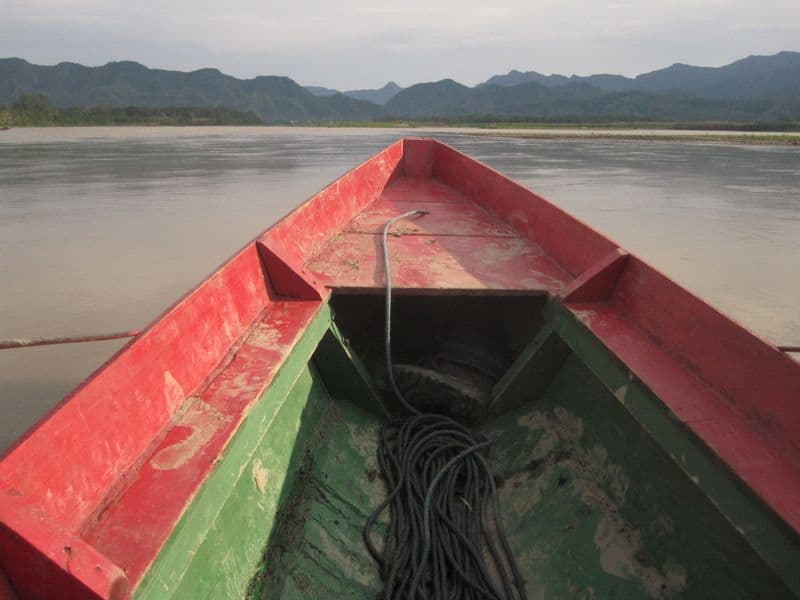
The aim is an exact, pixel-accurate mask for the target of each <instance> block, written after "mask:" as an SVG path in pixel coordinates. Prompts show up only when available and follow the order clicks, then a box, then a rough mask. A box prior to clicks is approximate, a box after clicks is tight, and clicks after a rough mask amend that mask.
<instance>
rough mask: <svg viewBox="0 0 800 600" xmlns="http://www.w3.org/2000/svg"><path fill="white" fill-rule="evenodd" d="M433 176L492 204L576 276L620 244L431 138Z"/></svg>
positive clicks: (481, 202) (502, 217)
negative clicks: (432, 146)
mask: <svg viewBox="0 0 800 600" xmlns="http://www.w3.org/2000/svg"><path fill="white" fill-rule="evenodd" d="M429 143H431V144H434V148H433V161H434V162H433V175H434V176H435V177H438V178H439V179H440V180H442V181H443V182H444V183H446V184H448V185H450V186H452V187H453V188H455V189H456V190H458V191H460V192H462V193H463V194H465V195H466V196H467V197H468V198H470V199H471V200H473V201H474V202H476V203H477V204H479V205H480V206H483V207H485V208H487V209H488V210H489V211H491V212H492V213H493V214H494V215H496V216H497V217H498V218H499V219H500V220H501V221H503V222H505V223H508V224H509V225H511V226H512V227H513V228H514V229H516V230H517V231H518V232H519V233H520V234H522V235H523V236H525V237H526V238H527V239H528V240H530V241H531V242H532V243H534V244H536V245H538V246H541V247H542V248H543V249H544V251H545V252H546V253H547V254H548V255H549V256H551V257H552V258H553V259H555V260H556V261H557V262H558V263H560V264H561V266H562V267H563V268H564V269H565V270H566V271H568V272H569V273H570V274H572V275H573V276H578V275H580V274H581V273H582V272H583V271H584V270H586V269H587V268H589V267H590V266H592V265H593V264H594V263H595V261H597V260H598V259H599V258H601V257H602V256H604V255H606V254H607V253H608V252H611V251H613V250H615V249H616V248H617V245H616V244H614V243H613V242H611V241H610V240H608V239H607V238H605V237H603V236H602V235H600V234H599V233H597V232H596V231H595V230H593V229H592V228H591V227H589V226H588V225H586V224H584V223H582V222H581V221H579V220H578V219H576V218H575V217H573V216H571V215H570V214H568V213H566V212H564V211H563V210H561V209H560V208H558V207H557V206H555V205H554V204H552V203H550V202H548V201H547V200H545V199H544V198H542V197H541V196H538V195H536V194H534V193H533V192H531V191H530V190H528V189H526V188H524V187H522V186H521V185H519V184H518V183H516V182H514V181H512V180H511V179H509V178H507V177H505V176H504V175H501V174H500V173H498V172H497V171H495V170H494V169H492V168H490V167H488V166H486V165H484V164H482V163H479V162H478V161H476V160H473V159H471V158H469V157H468V156H465V155H464V154H462V153H460V152H458V151H457V150H455V149H454V148H451V147H450V146H447V145H445V144H442V143H441V142H437V141H433V140H431V141H430V142H429Z"/></svg>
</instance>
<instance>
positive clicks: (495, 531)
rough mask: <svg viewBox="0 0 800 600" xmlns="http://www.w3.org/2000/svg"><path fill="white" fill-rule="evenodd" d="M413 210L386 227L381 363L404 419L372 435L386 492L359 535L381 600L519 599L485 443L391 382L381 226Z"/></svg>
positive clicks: (388, 289) (522, 596)
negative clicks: (379, 541)
mask: <svg viewBox="0 0 800 600" xmlns="http://www.w3.org/2000/svg"><path fill="white" fill-rule="evenodd" d="M415 214H425V212H424V211H411V212H409V213H405V214H403V215H400V216H399V217H395V218H394V219H392V220H391V221H389V222H388V223H387V224H386V226H385V227H384V229H383V258H384V266H385V269H386V366H387V369H388V378H389V382H390V385H391V387H392V390H393V391H394V394H395V396H396V397H397V399H398V400H399V402H400V404H401V405H402V406H403V407H404V408H405V409H406V411H408V412H409V413H411V415H410V416H407V417H402V418H395V419H390V420H389V422H388V423H386V424H385V425H384V426H383V427H381V429H380V431H379V433H378V450H377V452H378V456H377V458H378V465H379V467H380V472H381V475H382V477H383V478H384V480H385V481H386V483H387V486H388V488H389V494H388V496H387V498H386V499H385V500H384V501H383V502H382V503H381V504H380V505H379V506H378V507H377V508H376V509H375V511H374V512H373V513H372V514H371V515H370V516H369V518H368V519H367V522H366V525H365V526H364V541H365V543H366V546H367V549H368V550H369V552H370V554H372V556H373V558H374V559H375V561H376V562H377V563H378V565H379V568H380V574H381V579H382V580H383V585H384V587H383V591H382V594H381V597H382V598H384V599H387V600H388V599H398V600H399V599H406V600H416V599H417V598H426V599H427V598H431V599H435V600H453V599H459V600H461V599H464V600H473V599H475V600H477V599H483V598H489V599H492V600H516V599H525V598H526V595H525V587H524V582H523V580H522V577H521V575H520V573H519V569H518V568H517V565H516V563H515V561H514V557H513V554H512V552H511V547H510V545H509V543H508V538H507V537H506V535H505V532H504V529H503V526H502V516H501V512H500V502H499V499H498V494H497V486H496V484H495V481H494V477H493V475H492V473H491V470H490V468H489V466H488V464H487V461H486V459H487V457H488V451H489V444H490V440H489V439H488V438H486V436H484V435H482V434H480V433H476V432H474V431H471V430H470V429H468V428H466V427H464V426H463V425H461V424H460V423H458V422H457V421H455V420H454V419H452V418H450V417H447V416H444V415H437V414H424V413H422V412H421V411H420V410H419V409H417V408H415V407H413V406H411V405H410V404H409V403H408V402H407V401H406V400H405V398H404V397H403V394H402V393H401V392H400V389H399V388H398V387H397V384H396V382H395V380H394V374H393V372H392V362H391V272H390V269H389V252H388V232H389V228H390V227H391V226H392V224H393V223H394V222H395V221H397V220H399V219H402V218H406V217H409V216H412V215H415ZM384 410H385V411H386V408H385V407H384ZM386 412H387V414H388V411H386ZM387 508H388V509H389V510H390V522H389V528H388V531H387V533H386V536H385V538H384V543H383V547H382V549H379V548H378V547H377V546H376V545H375V543H374V541H373V538H372V530H373V528H374V526H375V523H376V522H377V520H378V518H379V516H380V515H381V514H382V513H383V512H384V511H385V510H386V509H387Z"/></svg>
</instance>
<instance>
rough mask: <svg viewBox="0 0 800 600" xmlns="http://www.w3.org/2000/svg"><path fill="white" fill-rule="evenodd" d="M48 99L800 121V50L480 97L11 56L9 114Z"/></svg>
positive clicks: (312, 110) (518, 81)
mask: <svg viewBox="0 0 800 600" xmlns="http://www.w3.org/2000/svg"><path fill="white" fill-rule="evenodd" d="M29 92H39V93H43V94H45V95H46V96H47V97H48V98H49V99H50V101H51V102H52V103H53V104H55V105H56V106H57V107H59V108H67V107H75V106H78V107H87V106H104V107H140V108H169V107H225V108H228V109H233V110H236V111H241V112H243V113H249V112H252V113H254V114H255V115H257V116H258V117H259V118H261V119H262V120H264V121H266V122H273V123H275V122H289V121H297V122H315V121H370V120H375V119H386V118H402V119H412V120H413V119H443V120H457V119H462V120H466V119H475V118H480V119H493V120H502V119H520V120H583V121H592V120H595V121H602V120H623V121H624V120H662V121H671V120H675V121H687V120H696V121H700V120H703V121H748V122H775V121H785V120H793V121H800V53H797V52H781V53H780V54H776V55H774V56H751V57H748V58H744V59H742V60H739V61H736V62H734V63H731V64H729V65H726V66H724V67H719V68H711V67H693V66H689V65H680V64H676V65H672V66H671V67H667V68H665V69H659V70H657V71H652V72H650V73H645V74H642V75H639V76H638V77H635V78H628V77H623V76H621V75H609V74H600V75H590V76H587V77H578V76H572V77H565V76H563V75H542V74H541V73H537V72H535V71H529V72H527V73H522V72H520V71H511V72H510V73H509V74H507V75H502V76H495V77H492V78H491V79H489V80H488V81H487V82H485V83H484V84H481V85H479V86H476V87H474V88H471V87H468V86H465V85H462V84H460V83H458V82H456V81H453V80H452V79H443V80H441V81H437V82H430V83H420V84H417V85H413V86H411V87H408V88H405V89H401V88H400V87H399V86H398V85H397V84H395V83H393V82H390V83H388V84H386V85H385V86H384V87H383V88H381V89H379V90H350V91H347V92H344V93H340V92H338V91H336V90H331V89H329V88H320V87H314V86H311V87H310V88H305V87H303V86H301V85H298V84H297V83H295V82H294V81H293V80H292V79H289V78H288V77H276V76H262V77H255V78H254V79H246V80H243V79H236V78H234V77H231V76H229V75H225V74H223V73H221V72H220V71H218V70H216V69H201V70H199V71H192V72H180V71H166V70H161V69H149V68H147V67H145V66H143V65H140V64H138V63H135V62H127V61H124V62H115V63H108V64H107V65H104V66H102V67H84V66H82V65H77V64H73V63H61V64H58V65H55V66H37V65H33V64H31V63H28V62H27V61H25V60H22V59H19V58H8V59H0V105H3V104H5V105H10V104H12V103H13V102H15V101H16V100H17V99H18V98H19V97H20V96H21V95H22V94H24V93H29Z"/></svg>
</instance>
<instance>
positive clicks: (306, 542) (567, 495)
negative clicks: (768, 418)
mask: <svg viewBox="0 0 800 600" xmlns="http://www.w3.org/2000/svg"><path fill="white" fill-rule="evenodd" d="M382 302H383V298H382V297H381V296H349V295H339V296H334V298H333V299H332V301H331V304H332V308H333V313H329V312H327V310H326V311H324V314H323V315H322V316H321V317H319V318H318V319H317V320H316V321H315V325H314V326H313V327H312V328H310V331H309V332H307V335H306V336H305V338H304V339H303V340H301V342H300V343H299V344H298V348H296V349H295V351H294V352H293V354H292V356H291V357H290V360H289V361H287V364H286V365H284V367H283V369H282V370H281V372H280V373H279V376H278V378H276V382H275V384H273V386H271V388H270V390H268V391H267V392H266V393H265V394H264V396H263V397H262V399H261V401H260V402H259V406H258V407H257V408H256V409H255V410H254V411H253V414H252V415H251V416H250V417H249V418H250V419H256V420H257V419H262V416H261V415H262V413H263V414H264V415H265V416H264V417H263V418H264V419H266V420H264V421H261V424H260V425H259V424H258V423H255V424H254V425H253V433H247V432H246V431H242V432H240V434H238V435H237V437H236V438H235V439H234V441H233V442H232V444H231V449H230V450H229V451H228V453H227V454H226V456H225V457H224V458H223V459H222V461H221V463H220V465H219V468H218V469H217V471H215V474H214V476H212V478H211V479H210V480H209V482H207V484H206V486H205V487H204V489H203V490H201V493H200V494H199V495H198V497H197V498H196V499H195V501H194V502H193V504H192V506H191V507H190V508H189V509H188V510H187V512H186V514H185V515H184V517H183V519H182V521H181V523H180V524H179V526H178V528H177V529H176V534H175V535H174V536H173V539H171V540H170V541H169V542H168V544H167V545H166V547H165V549H164V551H163V552H162V555H161V556H160V557H159V559H158V560H157V561H156V563H155V564H154V565H153V567H152V568H151V570H150V572H149V573H148V575H147V577H146V578H145V581H144V582H143V583H142V584H141V585H140V586H139V588H138V589H137V594H136V595H137V596H140V597H163V595H165V594H168V595H172V596H174V597H186V598H198V597H209V598H211V597H242V596H246V597H249V598H253V599H255V598H284V599H289V598H298V599H299V598H374V597H377V595H378V594H379V592H380V590H381V582H380V580H379V578H378V571H377V568H376V565H375V564H374V563H373V561H372V559H371V558H370V556H369V554H368V553H367V551H366V548H365V546H364V543H363V541H362V528H363V525H364V522H365V520H366V518H367V516H368V515H369V514H370V513H371V512H372V510H373V509H374V507H375V506H377V505H378V504H379V503H380V501H381V500H382V499H383V498H384V497H385V494H386V489H385V486H384V483H383V481H382V480H381V478H380V475H379V473H378V467H377V461H376V458H375V451H376V441H377V430H378V428H379V427H380V426H381V424H382V421H383V418H382V416H381V414H382V413H381V411H380V409H379V405H378V401H377V396H380V395H382V394H383V393H384V390H382V388H381V381H382V380H383V377H382V372H381V369H382V367H381V363H382V361H383V351H382V345H383V325H382V318H383V309H382ZM395 307H396V308H395V322H394V327H393V336H394V339H395V343H394V345H396V348H397V357H398V360H411V359H412V358H413V355H415V354H416V355H423V354H425V353H428V352H430V351H431V348H432V347H433V346H435V345H436V344H437V343H438V341H439V340H440V337H441V336H442V335H447V334H448V331H449V332H452V331H453V330H455V329H459V330H465V329H467V328H471V329H472V330H473V331H474V332H477V335H478V336H480V337H486V336H488V337H490V338H491V337H493V336H494V337H496V338H497V339H496V340H495V342H496V341H499V342H500V343H501V344H500V345H501V346H502V350H500V351H501V353H504V361H505V367H506V375H505V376H504V377H502V378H501V380H500V381H499V383H497V385H496V386H495V388H494V392H493V402H492V404H491V407H490V410H489V414H488V416H487V417H486V418H485V419H484V420H483V421H482V422H480V423H478V424H476V425H475V426H476V427H477V428H479V429H481V430H482V431H484V432H485V433H487V434H488V435H489V436H490V437H491V439H493V440H494V442H493V445H492V448H491V454H490V460H491V464H492V466H493V468H494V469H495V472H496V479H497V480H498V482H500V494H501V503H502V507H503V513H504V519H505V526H506V530H507V533H508V535H509V539H510V543H511V546H512V549H513V551H514V553H515V556H516V559H517V561H518V564H519V566H520V568H521V571H522V573H523V575H524V577H525V580H526V589H527V593H528V597H529V598H532V599H538V598H587V599H588V598H597V599H606V598H704V599H709V598H720V599H733V598H795V597H797V594H798V591H800V584H798V575H797V573H795V571H796V570H797V568H796V567H797V565H798V564H800V563H798V557H800V551H799V550H798V540H797V537H796V536H795V535H794V534H793V532H791V531H789V530H788V529H787V528H785V527H784V526H783V525H782V523H780V522H778V521H777V519H775V518H774V517H773V516H772V515H771V513H770V512H769V510H768V509H766V508H765V507H764V506H762V505H761V504H760V503H759V501H758V500H757V499H756V498H754V497H752V496H751V495H750V493H749V492H748V490H747V489H745V488H744V487H743V486H741V485H739V484H738V482H737V480H736V479H735V477H734V476H733V475H732V474H730V473H729V472H728V471H727V470H726V469H725V467H724V466H723V465H721V464H719V463H718V462H717V461H716V460H715V459H714V457H713V455H711V454H710V453H709V452H708V451H707V450H706V449H705V448H703V447H702V444H701V443H700V442H699V441H698V440H696V439H694V438H693V437H692V435H691V434H690V433H689V432H688V431H686V430H685V429H683V428H682V426H681V425H680V424H679V423H677V421H675V420H674V419H673V418H672V417H671V416H670V414H669V413H668V411H667V410H666V409H665V408H664V407H663V405H661V404H660V402H659V401H658V399H657V398H655V397H653V396H652V394H650V393H649V392H648V391H647V389H646V388H645V387H644V386H643V385H640V384H639V383H638V382H636V381H635V380H632V379H630V376H629V374H628V373H627V371H626V370H625V369H624V367H623V366H622V365H621V364H619V363H618V362H617V361H616V359H615V358H614V357H613V356H611V355H609V354H608V352H607V351H606V350H605V349H604V348H603V347H602V346H601V345H600V344H599V343H598V342H597V341H596V340H595V339H594V338H593V336H591V334H590V333H589V332H588V330H586V329H584V328H583V327H582V326H581V325H580V324H579V323H578V322H577V321H576V320H574V319H573V318H572V317H571V316H570V315H569V314H568V312H567V311H566V310H564V309H563V307H561V306H560V305H559V304H558V303H557V302H556V301H554V300H548V299H547V298H545V297H483V298H481V297H474V296H473V297H435V296H432V297H422V296H419V297H414V296H401V297H398V298H397V302H396V305H395ZM331 314H335V315H336V317H335V318H332V317H331V316H330V315H331ZM487 323H488V326H487ZM470 335H472V334H470ZM493 343H494V342H493ZM494 347H497V348H499V347H500V346H497V344H495V346H494ZM370 373H372V374H373V375H374V376H371V375H370ZM621 381H624V382H625V383H626V384H627V385H628V386H629V390H628V398H629V401H625V402H622V401H621V399H620V398H619V397H618V396H619V394H617V395H615V393H614V392H613V391H612V390H618V388H619V386H620V382H621ZM262 405H263V406H262ZM243 429H244V428H243ZM256 432H257V433H256ZM240 447H241V449H242V450H241V453H240V454H237V452H238V448H240ZM206 488H208V489H206ZM382 519H383V523H382V524H381V525H379V527H378V528H377V529H378V530H381V528H382V527H383V526H385V523H386V519H388V514H384V515H383V517H382Z"/></svg>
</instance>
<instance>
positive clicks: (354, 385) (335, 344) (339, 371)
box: [315, 323, 383, 414]
mask: <svg viewBox="0 0 800 600" xmlns="http://www.w3.org/2000/svg"><path fill="white" fill-rule="evenodd" d="M315 356H316V357H317V358H318V359H317V366H318V368H319V371H320V374H321V375H322V378H323V379H324V380H325V384H326V386H327V388H328V392H329V393H330V394H331V396H333V397H334V398H342V399H347V400H349V401H350V402H353V403H354V404H356V405H358V406H360V407H361V408H363V409H365V410H368V411H371V412H374V413H376V414H383V412H382V410H381V408H380V399H379V397H378V394H377V392H376V391H375V389H374V387H373V385H372V379H371V377H370V376H369V373H368V372H367V369H366V368H365V367H364V365H363V364H362V362H361V360H360V359H359V358H358V357H357V356H356V355H355V354H354V353H353V351H352V350H351V349H350V346H349V345H348V343H347V341H346V340H345V339H344V337H343V336H342V334H341V332H340V331H339V328H338V327H336V324H335V323H332V324H331V328H330V331H328V332H327V333H326V334H325V336H324V337H323V338H322V340H320V343H319V347H318V348H317V351H316V354H315Z"/></svg>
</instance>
